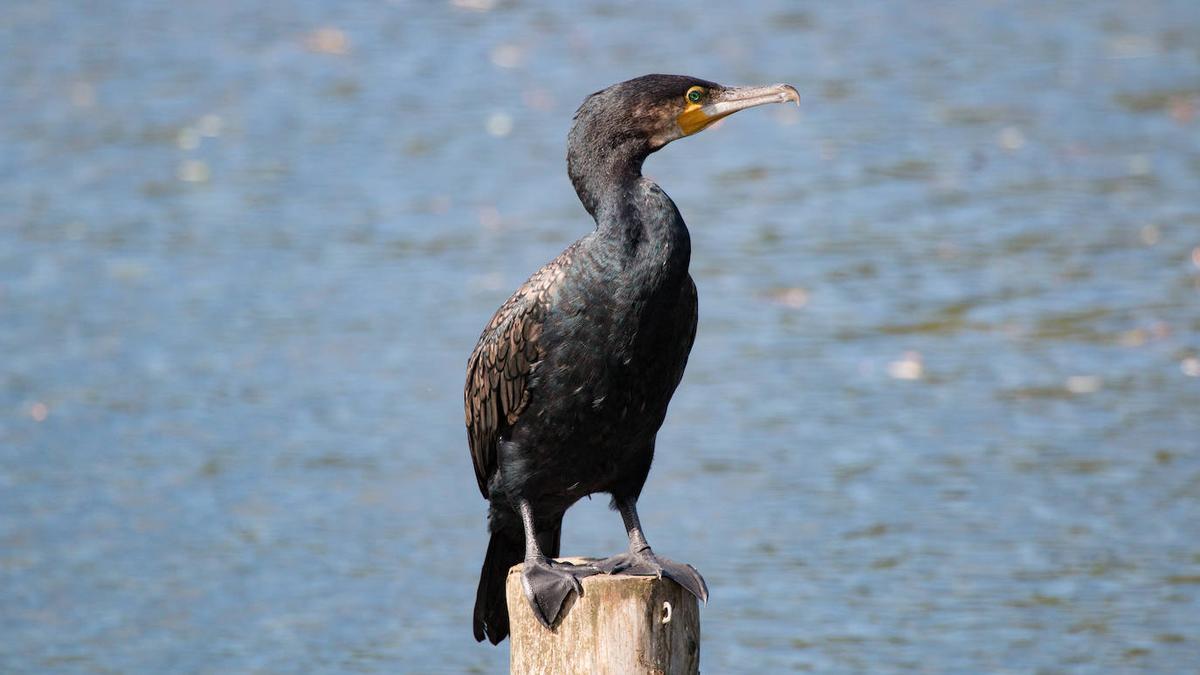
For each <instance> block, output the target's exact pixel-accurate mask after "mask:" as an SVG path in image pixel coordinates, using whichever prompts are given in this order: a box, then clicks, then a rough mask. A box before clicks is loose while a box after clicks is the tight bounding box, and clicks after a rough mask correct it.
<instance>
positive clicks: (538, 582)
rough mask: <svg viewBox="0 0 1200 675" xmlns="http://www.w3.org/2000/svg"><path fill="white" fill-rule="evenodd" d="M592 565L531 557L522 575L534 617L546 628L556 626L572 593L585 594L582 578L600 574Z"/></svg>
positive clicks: (522, 582) (526, 562)
mask: <svg viewBox="0 0 1200 675" xmlns="http://www.w3.org/2000/svg"><path fill="white" fill-rule="evenodd" d="M598 572H599V570H597V569H596V568H594V567H592V566H590V565H573V564H571V563H567V562H559V561H557V560H551V559H549V558H545V557H542V558H530V559H528V560H526V561H525V568H524V571H523V572H522V573H521V586H522V587H524V589H525V597H526V599H528V600H529V606H530V607H531V608H533V615H534V616H536V617H537V619H538V621H540V622H541V623H542V625H543V626H545V627H546V628H550V627H551V626H553V625H554V622H555V621H557V620H558V615H559V614H560V613H561V612H562V608H563V605H564V604H565V603H566V601H567V598H568V597H570V595H571V593H578V594H579V595H583V584H581V583H579V580H580V579H583V578H585V577H590V576H592V575H593V574H597V573H598Z"/></svg>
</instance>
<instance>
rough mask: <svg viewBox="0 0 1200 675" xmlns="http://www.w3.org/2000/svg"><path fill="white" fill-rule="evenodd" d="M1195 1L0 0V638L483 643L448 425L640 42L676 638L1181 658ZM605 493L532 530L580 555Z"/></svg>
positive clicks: (114, 655) (441, 660) (1197, 627)
mask: <svg viewBox="0 0 1200 675" xmlns="http://www.w3.org/2000/svg"><path fill="white" fill-rule="evenodd" d="M1197 35H1200V5H1197V4H1196V3H1194V2H1190V1H1187V0H1180V1H1178V2H1141V3H1117V2H1096V3H1054V4H1053V5H1051V3H1041V2H1033V1H1028V2H969V3H968V2H956V3H951V2H945V3H937V4H932V5H922V6H921V7H920V8H917V7H916V6H914V5H912V4H908V3H903V4H902V3H888V2H873V3H837V4H836V6H835V3H811V4H805V5H798V4H794V3H789V2H765V3H756V4H751V5H746V6H740V7H739V6H735V5H733V4H725V5H712V6H701V5H698V4H696V3H685V2H672V3H663V4H659V5H656V6H655V7H654V8H648V7H645V6H643V5H642V4H635V3H616V2H603V1H597V2H590V3H584V4H579V5H566V4H553V5H551V4H546V5H543V6H536V5H532V4H528V3H524V2H516V1H512V0H509V1H498V2H496V1H492V0H458V1H457V2H455V3H451V4H440V3H438V4H435V3H416V2H412V3H410V2H393V3H391V4H380V3H372V4H361V5H360V4H357V3H355V4H352V3H332V2H330V3H317V2H287V3H284V2H276V1H268V2H261V3H232V2H217V3H153V2H135V1H123V2H114V3H105V5H104V8H103V9H102V8H100V7H98V6H94V5H93V4H91V3H81V2H77V3H69V2H28V3H7V4H5V5H3V7H0V148H3V151H2V152H0V206H2V208H0V353H3V354H4V355H5V356H4V358H3V360H0V460H2V464H0V598H2V599H3V600H2V602H0V636H2V637H0V671H4V672H164V671H170V672H197V671H202V672H235V671H236V672H246V671H261V672H289V671H312V670H317V671H383V672H395V671H419V672H432V671H446V672H462V671H476V672H494V671H499V670H502V669H503V668H504V666H505V664H506V659H507V647H506V646H504V647H501V648H492V647H489V646H480V645H476V644H475V643H474V642H473V641H472V640H471V635H470V625H469V618H470V608H471V603H472V600H473V594H474V589H475V580H476V574H477V571H478V565H479V561H480V558H481V556H482V553H483V548H484V545H485V533H484V518H483V515H484V510H485V505H484V503H483V501H482V500H480V499H479V497H478V494H477V493H476V489H475V481H474V477H473V474H472V470H471V467H470V461H469V459H468V455H467V450H466V443H465V435H464V433H463V430H462V421H461V420H462V413H461V402H460V386H461V382H462V376H463V367H464V362H465V359H466V356H467V354H468V353H469V352H470V350H471V347H472V346H473V343H474V340H475V337H476V336H477V335H478V331H479V329H480V328H481V326H482V325H483V323H484V322H485V321H486V320H487V318H488V317H489V316H490V314H491V312H492V310H493V309H494V308H495V307H496V306H497V305H498V304H499V303H500V302H501V301H502V300H503V299H504V298H505V297H506V296H507V294H508V292H509V291H510V290H511V289H512V288H514V287H515V286H516V285H517V284H519V283H520V282H521V281H522V280H523V279H524V278H525V276H526V275H527V274H528V273H529V272H530V271H531V270H533V269H534V268H536V267H537V266H538V265H540V264H541V263H543V262H544V261H546V260H547V259H549V258H550V257H552V256H553V255H554V254H555V253H557V251H558V250H560V249H561V248H562V247H563V246H565V245H566V244H567V243H569V242H570V241H571V240H573V239H574V238H575V237H577V236H579V235H580V234H582V233H584V232H585V231H587V229H588V221H587V217H586V215H585V214H584V212H583V210H582V209H581V208H580V207H579V205H578V203H577V201H576V199H575V196H574V194H573V193H572V192H571V189H570V186H569V184H568V182H567V180H566V177H565V171H564V169H565V166H564V162H563V154H564V139H565V135H566V131H567V128H568V125H569V122H570V116H571V113H572V112H573V110H574V108H575V106H576V105H577V104H578V102H579V101H580V100H581V99H582V98H583V96H585V95H586V94H587V93H590V92H591V91H594V90H596V89H599V88H601V87H603V86H605V85H607V84H609V83H611V82H614V81H618V80H621V79H625V78H627V77H631V76H634V75H638V74H642V73H644V72H684V73H690V74H693V75H696V76H699V77H704V78H707V79H715V80H718V81H722V82H727V83H761V82H776V81H786V82H791V83H793V84H795V85H796V86H797V87H798V88H799V89H800V91H801V93H802V96H803V98H804V105H803V107H802V108H801V109H799V110H797V109H795V108H783V107H778V108H775V109H769V110H767V109H763V110H754V111H750V112H746V113H743V114H741V115H739V116H737V117H736V118H733V119H731V120H729V121H727V122H726V123H725V124H723V125H722V126H721V127H719V128H718V129H715V130H713V131H709V132H706V133H705V134H703V135H702V136H700V137H697V138H695V139H688V140H686V141H683V142H680V143H677V144H675V145H672V146H671V147H670V148H669V149H667V150H666V151H665V152H663V153H660V154H659V155H656V156H654V157H653V158H652V159H651V160H650V162H649V163H648V164H647V172H648V173H649V174H651V175H652V176H654V177H655V178H656V179H657V180H658V181H659V182H660V183H661V184H662V185H663V187H664V188H665V189H666V190H667V191H668V192H669V193H670V194H671V195H672V196H673V197H674V199H675V201H676V202H677V203H678V204H679V206H680V209H681V210H682V212H683V214H684V216H685V218H686V219H687V221H688V223H689V224H690V226H691V228H692V233H693V234H692V236H693V245H694V257H693V274H694V276H695V278H696V281H697V284H698V286H699V289H700V297H701V323H700V333H699V338H698V340H697V343H696V347H695V351H694V352H693V357H692V361H691V365H690V368H689V371H688V374H687V376H686V377H685V379H684V383H683V385H682V387H681V389H680V391H679V393H678V394H677V396H676V398H675V402H674V404H673V405H672V408H671V412H670V415H669V417H668V420H667V423H666V426H665V427H664V428H663V430H662V433H661V434H660V437H659V444H658V445H659V453H658V455H659V456H658V460H657V463H656V465H655V468H654V470H653V471H652V473H651V477H650V481H649V483H648V485H647V488H646V493H645V496H644V498H643V502H642V513H643V520H644V521H645V524H646V527H647V532H648V534H649V536H650V539H651V541H652V542H654V544H655V547H656V549H658V550H660V551H662V552H663V553H665V554H667V555H670V556H672V557H674V558H676V559H680V560H687V561H689V562H692V563H694V564H695V565H696V566H697V567H698V568H699V569H700V570H701V571H703V572H704V573H705V575H706V577H707V579H708V582H709V584H710V586H711V588H712V601H711V602H710V604H709V605H708V607H707V608H705V609H704V612H703V620H704V628H703V630H704V641H703V656H702V658H703V660H702V665H703V667H704V670H705V671H706V672H712V673H725V672H783V671H792V670H812V671H817V672H876V673H880V672H892V671H908V670H917V671H924V672H954V673H963V672H1035V671H1036V672H1047V673H1049V672H1115V671H1146V672H1164V673H1165V672H1183V671H1187V670H1194V669H1195V668H1196V667H1197V666H1198V665H1200V414H1198V413H1197V410H1200V198H1198V197H1197V194H1198V191H1197V186H1198V185H1200V41H1198V40H1197ZM605 502H606V500H604V499H596V500H594V501H592V502H585V503H584V504H582V505H580V506H579V507H577V509H576V510H575V511H573V512H572V513H571V514H570V515H569V516H568V519H567V525H566V527H567V530H566V534H565V541H564V551H565V552H566V553H569V554H574V555H603V554H608V553H612V552H614V551H616V550H618V549H620V548H621V547H622V546H623V545H624V537H623V533H622V529H621V526H620V522H619V518H617V517H616V516H615V515H614V514H612V513H610V512H608V511H607V509H606V508H605Z"/></svg>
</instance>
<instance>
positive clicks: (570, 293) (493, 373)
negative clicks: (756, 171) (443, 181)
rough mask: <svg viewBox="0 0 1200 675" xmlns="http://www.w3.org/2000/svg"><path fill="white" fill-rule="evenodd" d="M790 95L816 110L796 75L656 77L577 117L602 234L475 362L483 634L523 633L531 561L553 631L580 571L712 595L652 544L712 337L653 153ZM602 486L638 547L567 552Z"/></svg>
mask: <svg viewBox="0 0 1200 675" xmlns="http://www.w3.org/2000/svg"><path fill="white" fill-rule="evenodd" d="M785 101H794V102H796V103H797V104H799V103H800V95H799V94H798V93H797V92H796V89H795V88H793V87H792V86H790V85H786V84H777V85H772V86H764V87H725V86H722V85H719V84H716V83H714V82H708V81H705V80H700V79H697V78H694V77H685V76H680V75H645V76H643V77H639V78H636V79H632V80H629V81H627V82H622V83H620V84H616V85H613V86H611V87H609V88H607V89H604V90H602V91H599V92H596V93H594V94H592V95H591V96H589V97H588V98H587V99H586V100H584V102H583V105H581V106H580V107H579V110H578V111H576V113H575V121H574V124H573V126H572V127H571V132H570V135H569V137H568V145H567V147H568V149H567V173H568V174H569V175H570V178H571V183H572V184H573V185H574V187H575V191H576V192H577V193H578V195H579V200H580V201H581V202H583V206H584V208H585V209H587V212H588V213H589V214H590V215H591V216H592V217H593V218H594V219H595V221H596V229H595V230H593V231H592V232H591V233H589V234H587V235H585V236H584V237H582V238H581V239H579V240H578V241H576V242H575V243H573V244H571V245H570V246H568V247H567V249H566V250H564V251H563V252H562V253H561V254H560V255H559V256H558V257H557V258H555V259H554V260H552V261H550V263H548V264H547V265H546V266H545V267H543V268H541V269H540V270H538V271H537V272H535V273H534V274H533V276H531V277H530V278H529V280H528V281H526V282H525V284H524V285H523V286H521V287H520V288H519V289H517V291H516V293H514V294H513V295H512V297H510V298H509V299H508V301H507V302H505V303H504V304H503V305H502V306H501V307H500V309H499V310H498V311H497V312H496V314H495V316H493V317H492V320H491V321H490V322H489V323H488V325H487V327H486V328H484V330H483V334H482V335H480V337H479V342H478V343H477V344H476V345H475V351H474V352H473V353H472V354H471V358H470V359H469V360H468V362H467V382H466V390H465V392H464V399H465V404H466V424H467V437H468V441H469V444H470V447H471V459H472V460H473V461H474V464H475V477H476V479H478V481H479V490H480V491H481V492H482V493H483V496H484V498H485V499H487V500H489V501H490V502H491V506H490V508H489V510H488V524H489V530H490V531H491V541H490V542H489V544H488V548H487V555H486V557H485V558H484V561H483V569H482V571H481V572H480V577H479V589H478V591H477V594H476V599H475V617H474V629H475V639H476V640H479V641H482V640H483V639H484V638H485V637H486V638H487V639H489V640H491V641H492V643H493V644H498V643H499V642H500V641H501V640H503V639H504V638H505V637H506V636H507V635H508V609H507V607H506V606H505V580H506V578H507V575H508V570H509V568H510V567H511V566H512V565H515V564H517V563H519V562H521V561H522V560H524V562H525V568H524V575H523V579H522V581H523V585H524V589H525V595H526V597H527V599H528V600H529V602H530V605H531V606H532V607H533V611H534V614H535V615H536V616H537V618H538V619H539V620H540V621H541V622H542V623H543V624H544V625H546V626H551V625H553V624H554V622H555V620H556V619H557V618H558V615H559V613H560V612H561V609H562V606H563V602H564V601H565V600H566V599H567V598H568V597H569V596H570V594H571V593H572V592H573V591H574V592H579V593H582V590H583V588H582V586H581V585H580V583H579V579H580V578H582V577H586V576H589V575H592V574H597V573H601V572H603V573H606V574H615V573H623V574H637V575H661V576H666V577H668V578H670V579H673V580H675V581H676V582H678V583H679V584H680V585H681V586H683V587H684V588H686V589H687V590H688V591H690V592H691V593H692V594H694V595H695V596H696V597H698V598H700V599H702V600H707V599H708V588H707V587H706V585H705V583H704V579H703V578H701V576H700V574H699V573H697V572H696V570H695V568H693V567H692V566H691V565H685V564H680V563H676V562H673V561H671V560H668V559H667V558H663V557H661V556H658V555H657V554H655V553H654V552H653V551H651V549H650V545H649V544H648V543H646V538H645V536H644V535H643V534H642V529H641V525H640V523H639V522H638V513H637V499H638V495H639V494H640V493H641V491H642V485H643V484H644V483H645V482H646V475H647V474H648V472H649V470H650V461H651V458H652V457H653V455H654V439H655V436H656V434H657V433H658V428H659V427H660V426H661V425H662V422H663V418H664V417H665V415H666V412H667V404H668V402H669V401H670V400H671V395H672V394H673V393H674V392H675V387H676V386H677V385H678V384H679V380H680V378H681V377H682V376H683V369H684V366H685V365H686V364H687V358H688V353H689V352H690V351H691V348H692V341H693V340H694V338H695V336H696V286H695V284H694V283H693V282H692V278H691V276H689V274H688V261H689V259H690V257H691V241H690V238H689V234H688V229H687V226H686V225H684V222H683V218H682V217H681V216H680V215H679V211H678V209H676V208H675V204H674V202H672V201H671V198H670V197H668V196H667V195H666V193H664V192H663V191H662V189H661V188H659V187H658V185H655V184H654V183H653V182H652V181H650V180H648V179H647V178H645V177H643V176H642V171H641V170H642V162H643V161H644V160H645V159H646V157H647V156H648V155H649V154H650V153H652V152H655V151H657V150H659V149H661V148H662V147H663V146H664V145H666V144H667V143H670V142H671V141H673V140H676V139H678V138H683V137H684V136H689V135H691V134H694V133H696V132H699V131H701V130H703V129H705V128H706V127H708V126H709V125H711V124H712V123H714V122H716V121H717V120H719V119H721V118H723V117H725V116H727V115H730V114H732V113H735V112H737V111H739V110H743V109H745V108H750V107H753V106H757V105H762V104H766V103H782V102H785ZM597 492H607V493H609V494H611V495H612V505H613V508H615V509H616V510H617V511H619V512H620V514H621V519H622V520H623V521H624V524H625V531H626V533H627V534H628V536H629V551H628V552H626V553H621V554H618V555H615V556H613V557H611V558H607V559H605V560H601V561H599V562H596V563H592V564H589V565H571V564H568V563H561V562H557V561H555V560H554V558H555V557H556V556H557V555H558V554H559V541H560V537H561V533H562V518H563V514H564V513H565V512H566V510H567V508H568V507H570V506H571V505H572V504H574V503H575V502H576V501H578V500H579V499H580V498H582V497H585V496H587V495H590V494H593V493H597Z"/></svg>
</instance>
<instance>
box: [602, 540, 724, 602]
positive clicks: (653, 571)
mask: <svg viewBox="0 0 1200 675" xmlns="http://www.w3.org/2000/svg"><path fill="white" fill-rule="evenodd" d="M592 566H593V567H595V568H596V569H598V570H600V571H601V572H603V573H605V574H629V575H632V576H641V577H659V578H661V577H666V578H668V579H670V580H671V581H674V582H675V583H677V584H679V585H680V586H683V588H684V590H686V591H687V592H689V593H691V594H692V595H694V596H696V597H697V598H699V599H700V600H701V601H702V602H705V603H707V602H708V584H706V583H704V577H702V576H700V573H699V572H697V571H696V568H695V567H692V566H691V565H688V564H686V563H677V562H675V561H674V560H671V559H670V558H664V557H662V556H658V555H655V554H654V551H651V550H650V549H649V548H644V549H642V550H640V551H638V552H636V553H635V552H632V551H630V552H626V553H618V554H617V555H614V556H612V557H611V558H605V559H604V560H597V561H596V562H594V563H592Z"/></svg>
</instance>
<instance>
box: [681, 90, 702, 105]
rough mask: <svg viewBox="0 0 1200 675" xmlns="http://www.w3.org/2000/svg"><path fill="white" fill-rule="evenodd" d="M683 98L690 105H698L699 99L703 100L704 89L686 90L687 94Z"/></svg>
mask: <svg viewBox="0 0 1200 675" xmlns="http://www.w3.org/2000/svg"><path fill="white" fill-rule="evenodd" d="M684 98H686V99H687V100H688V101H690V102H691V103H699V102H700V99H702V98H704V87H692V88H691V89H688V91H687V94H685V95H684Z"/></svg>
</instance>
